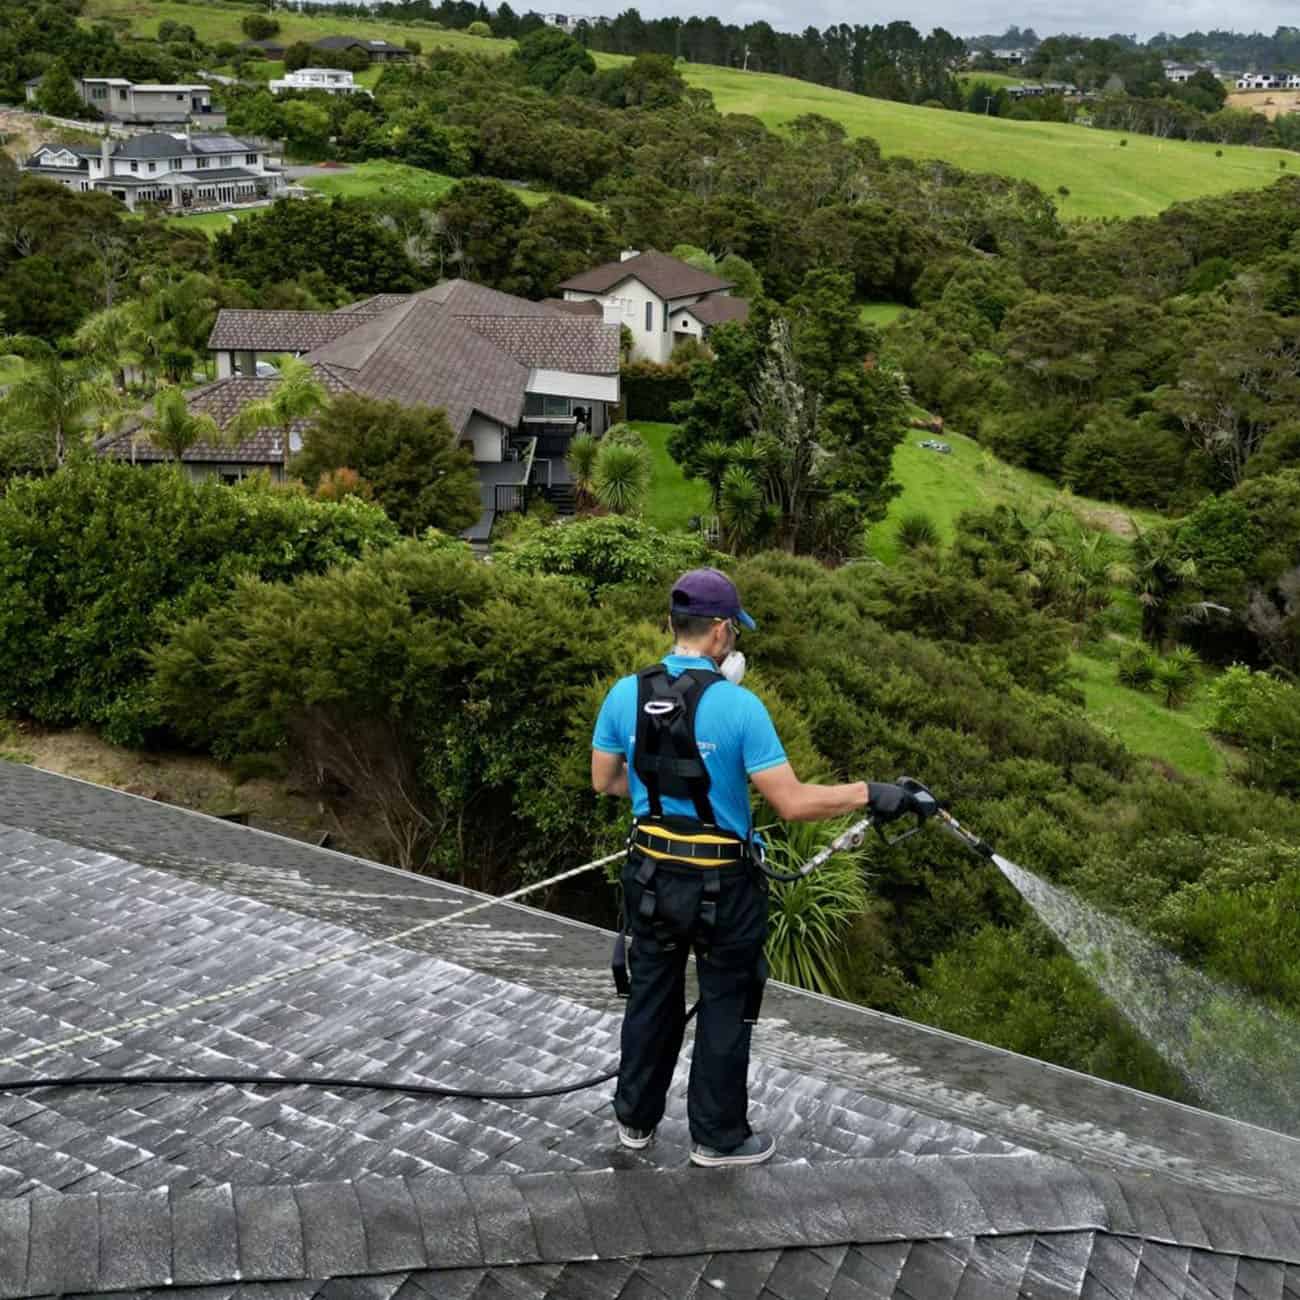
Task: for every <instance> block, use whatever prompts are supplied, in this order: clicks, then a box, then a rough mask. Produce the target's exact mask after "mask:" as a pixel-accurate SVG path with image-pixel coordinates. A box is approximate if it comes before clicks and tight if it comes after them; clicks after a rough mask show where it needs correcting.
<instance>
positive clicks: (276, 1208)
mask: <svg viewBox="0 0 1300 1300" xmlns="http://www.w3.org/2000/svg"><path fill="white" fill-rule="evenodd" d="M1069 1232H1099V1233H1106V1234H1110V1235H1115V1236H1124V1237H1132V1238H1140V1239H1147V1240H1154V1241H1159V1242H1163V1243H1168V1244H1171V1245H1176V1246H1179V1247H1190V1248H1194V1249H1199V1250H1206V1251H1210V1252H1213V1253H1216V1254H1224V1255H1235V1256H1244V1257H1249V1258H1255V1259H1260V1260H1269V1261H1284V1262H1286V1263H1292V1264H1300V1222H1297V1218H1296V1215H1295V1213H1294V1211H1292V1210H1290V1209H1287V1208H1284V1207H1281V1206H1277V1205H1270V1204H1269V1203H1268V1202H1266V1201H1263V1200H1259V1199H1255V1198H1250V1197H1234V1196H1229V1195H1224V1194H1210V1193H1200V1192H1193V1191H1191V1190H1189V1189H1186V1188H1181V1187H1178V1186H1176V1185H1173V1184H1162V1183H1159V1182H1156V1181H1153V1180H1151V1179H1142V1180H1139V1179H1134V1178H1125V1179H1117V1178H1112V1177H1110V1176H1109V1175H1105V1174H1100V1175H1094V1174H1091V1173H1089V1172H1086V1171H1083V1170H1081V1169H1079V1168H1077V1167H1075V1166H1072V1165H1069V1164H1066V1163H1065V1162H1063V1161H1059V1160H1055V1159H1052V1158H1050V1157H1045V1156H1037V1155H1029V1156H1018V1155H1008V1156H921V1157H897V1158H891V1159H874V1160H850V1161H840V1162H828V1163H825V1164H815V1165H809V1164H786V1165H774V1166H769V1167H765V1168H757V1169H746V1170H738V1171H734V1172H731V1173H724V1174H712V1175H710V1174H701V1173H700V1172H699V1171H693V1170H690V1169H681V1168H678V1169H668V1170H653V1169H638V1170H601V1171H594V1172H578V1173H552V1174H532V1175H518V1176H511V1175H506V1174H489V1175H470V1176H466V1177H455V1176H437V1177H431V1178H417V1179H403V1178H385V1177H373V1178H360V1179H355V1180H349V1181H343V1182H321V1183H304V1184H297V1185H286V1184H277V1185H273V1186H231V1185H230V1184H223V1185H221V1186H218V1187H200V1188H192V1189H189V1190H185V1191H175V1190H173V1191H171V1192H170V1193H169V1192H168V1190H167V1189H166V1188H158V1189H154V1190H152V1191H147V1192H145V1191H142V1192H127V1193H95V1194H81V1195H78V1194H70V1195H64V1196H42V1197H36V1198H24V1199H14V1200H4V1201H0V1297H3V1298H4V1300H10V1298H15V1300H16V1298H17V1297H20V1296H28V1295H32V1294H60V1293H67V1292H80V1293H94V1292H107V1291H124V1290H131V1289H138V1288H149V1287H167V1286H178V1287H185V1286H205V1285H215V1284H220V1283H229V1282H235V1281H241V1282H259V1281H262V1282H267V1281H284V1280H298V1279H301V1278H309V1277H317V1278H320V1277H346V1276H362V1275H373V1274H379V1273H389V1272H398V1271H400V1270H404V1269H433V1270H438V1269H452V1268H467V1267H505V1266H511V1265H517V1264H535V1263H547V1264H561V1263H569V1262H576V1261H581V1260H590V1259H593V1258H626V1257H631V1256H654V1257H668V1256H684V1255H698V1254H701V1253H723V1252H728V1251H745V1250H777V1249H792V1248H800V1247H830V1246H841V1245H847V1244H850V1243H853V1244H858V1245H862V1244H869V1243H877V1242H888V1241H906V1240H924V1239H934V1238H950V1237H984V1236H999V1237H1007V1236H1044V1235H1055V1234H1059V1233H1069Z"/></svg>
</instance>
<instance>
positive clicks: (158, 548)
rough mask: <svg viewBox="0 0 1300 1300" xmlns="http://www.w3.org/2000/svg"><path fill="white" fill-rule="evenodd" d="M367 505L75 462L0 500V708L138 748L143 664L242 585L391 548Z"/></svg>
mask: <svg viewBox="0 0 1300 1300" xmlns="http://www.w3.org/2000/svg"><path fill="white" fill-rule="evenodd" d="M395 536H396V533H395V530H394V529H393V526H392V525H391V524H390V523H389V522H388V520H387V519H386V518H385V517H384V515H383V513H382V512H381V511H379V510H376V509H375V508H374V507H372V506H366V505H363V504H362V503H360V502H358V501H355V500H352V501H348V502H345V503H344V504H342V505H332V504H327V503H324V502H315V501H311V500H309V499H308V498H307V497H306V496H305V495H303V494H302V493H301V491H300V492H298V493H294V492H290V491H283V490H275V489H273V488H271V487H270V485H269V484H267V483H265V482H261V483H259V482H258V481H250V482H249V483H247V484H242V485H240V486H239V487H236V488H227V487H224V486H222V485H221V484H220V483H215V482H208V483H194V482H192V481H191V480H189V479H188V478H186V477H184V476H183V475H181V474H180V473H178V472H176V471H175V470H173V469H171V468H160V469H138V468H135V467H133V466H130V465H117V464H110V463H106V462H98V461H92V462H86V463H79V464H75V465H72V466H69V467H67V468H65V469H63V470H60V471H59V472H58V473H56V474H53V475H51V476H50V477H48V478H44V479H18V480H16V481H14V482H13V483H11V484H10V485H9V488H8V490H7V491H6V493H5V495H4V496H3V497H0V708H4V709H9V710H13V711H15V712H18V713H22V714H27V715H29V716H31V717H33V718H36V719H38V720H40V721H42V722H46V723H49V724H51V725H54V726H66V725H73V724H79V725H88V726H99V727H102V728H103V729H104V732H105V735H107V736H108V738H109V739H110V740H113V741H115V742H117V743H120V744H138V743H140V742H141V741H142V739H143V738H144V737H145V736H146V735H147V734H148V733H149V732H150V731H151V730H152V729H153V728H155V727H156V726H157V725H158V724H159V723H160V721H161V719H160V717H159V715H158V714H157V712H156V708H155V706H154V703H153V701H152V699H151V697H150V694H149V690H148V681H147V673H146V662H145V660H146V655H147V654H148V652H149V650H150V649H151V648H152V647H153V646H154V645H155V644H156V643H157V642H158V641H160V640H161V639H162V636H163V633H164V629H165V628H166V626H167V625H168V623H170V622H171V620H173V619H175V618H185V617H190V616H192V615H195V614H198V613H202V612H203V611H204V610H206V609H208V608H210V607H211V606H212V605H213V604H215V603H217V602H219V601H220V600H222V599H223V598H224V597H225V596H226V595H227V594H228V593H229V592H230V590H231V589H232V588H233V587H234V585H235V583H236V581H237V580H238V579H239V578H240V577H241V576H243V575H248V574H253V575H257V576H259V577H263V578H268V579H283V578H292V577H294V576H296V575H297V574H300V573H304V572H318V571H320V570H322V569H324V568H326V567H328V566H329V565H331V564H336V563H340V562H344V561H347V560H351V559H355V558H356V557H357V556H359V555H361V554H362V553H363V552H364V551H365V550H366V549H367V548H368V547H371V546H386V545H388V544H390V543H391V542H392V541H393V540H394V539H395Z"/></svg>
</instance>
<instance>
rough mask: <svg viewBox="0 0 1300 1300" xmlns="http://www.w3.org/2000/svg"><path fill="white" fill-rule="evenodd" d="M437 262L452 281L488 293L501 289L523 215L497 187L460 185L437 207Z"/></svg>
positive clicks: (479, 182) (516, 201)
mask: <svg viewBox="0 0 1300 1300" xmlns="http://www.w3.org/2000/svg"><path fill="white" fill-rule="evenodd" d="M436 211H437V216H438V227H439V239H440V242H441V245H442V248H443V259H444V262H445V263H446V264H447V267H448V269H449V270H450V271H451V272H452V273H453V274H455V275H463V276H465V278H466V279H470V280H477V281H478V282H479V283H480V284H487V285H491V286H493V287H494V288H495V287H499V286H501V285H503V284H505V283H506V282H507V281H508V280H509V278H510V269H511V265H512V263H513V261H514V257H515V249H516V248H517V246H518V244H519V241H520V239H521V237H522V236H523V233H524V229H525V227H526V225H527V223H528V209H527V208H526V207H525V206H524V204H523V201H522V200H521V199H520V198H519V197H518V195H516V194H512V193H511V192H510V190H509V189H507V188H506V187H505V186H504V185H502V184H501V182H500V181H492V180H485V179H482V178H479V177H475V178H473V179H471V180H466V181H460V182H459V183H458V184H456V185H453V186H452V187H451V189H450V190H448V191H447V193H446V194H445V195H444V196H443V197H442V198H441V199H440V200H439V201H438V204H437V209H436Z"/></svg>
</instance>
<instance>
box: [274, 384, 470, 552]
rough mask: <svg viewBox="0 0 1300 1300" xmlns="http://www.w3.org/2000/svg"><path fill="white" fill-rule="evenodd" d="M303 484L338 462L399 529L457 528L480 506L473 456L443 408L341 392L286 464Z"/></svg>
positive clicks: (315, 483) (312, 485) (335, 468)
mask: <svg viewBox="0 0 1300 1300" xmlns="http://www.w3.org/2000/svg"><path fill="white" fill-rule="evenodd" d="M289 468H290V470H291V472H292V473H294V474H297V475H299V476H300V477H301V478H302V479H303V481H304V482H305V483H306V484H307V487H308V488H309V489H312V490H315V489H317V488H318V487H319V485H320V484H321V482H322V481H323V480H324V479H325V478H326V477H327V476H328V475H330V474H331V473H334V472H341V471H343V470H345V469H347V470H351V471H353V472H354V473H355V474H356V475H359V476H360V479H361V481H362V482H363V483H365V484H367V485H368V488H369V491H370V494H371V495H372V497H373V499H374V501H375V502H376V503H377V504H378V505H380V506H382V507H383V509H384V512H385V513H386V514H387V515H388V517H389V518H390V519H391V520H392V521H393V522H394V523H395V524H396V525H397V527H398V528H400V529H401V530H402V532H404V533H419V532H423V531H424V530H425V529H426V528H439V529H442V530H443V531H444V532H450V533H458V532H460V531H461V530H462V529H464V528H468V527H469V525H470V524H472V523H473V522H474V521H475V520H476V519H477V518H478V517H479V514H480V513H481V509H482V507H481V504H480V501H479V490H478V474H477V472H476V471H475V469H474V460H473V458H472V457H471V456H470V454H469V453H468V452H467V451H463V450H461V448H460V447H459V446H458V445H457V438H456V433H455V430H453V429H452V427H451V425H450V424H448V422H447V417H446V414H445V413H444V412H442V411H434V410H429V409H428V408H425V407H409V406H402V405H400V404H399V403H397V402H385V401H379V400H377V399H376V398H372V397H359V396H356V395H353V394H345V395H343V396H341V397H336V398H335V399H334V400H333V401H332V402H331V403H330V404H329V406H328V408H327V409H326V410H325V411H324V413H323V414H322V415H321V416H320V417H319V419H317V420H315V421H314V422H313V423H312V425H311V427H310V428H308V429H307V430H306V432H305V433H304V434H303V440H302V451H301V452H300V453H299V454H298V455H297V456H295V457H294V459H293V461H292V462H291V464H290V467H289Z"/></svg>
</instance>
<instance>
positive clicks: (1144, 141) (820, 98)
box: [686, 64, 1296, 217]
mask: <svg viewBox="0 0 1300 1300" xmlns="http://www.w3.org/2000/svg"><path fill="white" fill-rule="evenodd" d="M686 76H687V80H688V81H690V82H691V84H692V85H696V86H702V87H704V88H705V89H707V90H710V91H712V93H713V98H714V102H715V103H716V104H717V106H718V108H719V109H720V110H722V111H723V112H724V113H748V114H751V115H753V116H754V117H757V118H759V119H760V120H761V121H763V122H765V123H766V124H767V125H768V126H771V127H780V126H783V125H785V123H787V122H789V121H791V120H793V119H794V118H796V117H798V116H799V115H800V114H802V113H820V114H821V115H822V116H823V117H829V118H832V119H834V120H835V121H837V122H840V123H842V124H843V125H844V126H845V127H846V128H847V129H848V131H849V132H850V133H851V134H853V135H869V136H871V137H873V138H874V139H875V140H877V141H878V142H879V143H880V147H881V148H882V149H883V150H884V152H885V153H886V154H906V155H908V156H910V157H914V158H944V159H947V160H948V161H950V162H954V163H956V164H958V165H959V166H961V167H966V168H969V169H970V170H972V171H989V172H998V173H1001V174H1003V175H1006V176H1015V177H1017V178H1019V179H1022V180H1028V181H1033V182H1034V184H1036V185H1038V186H1040V187H1041V188H1042V189H1044V190H1046V191H1047V193H1049V194H1052V195H1055V196H1056V197H1057V201H1058V204H1059V207H1060V210H1061V212H1062V214H1063V215H1064V216H1067V217H1132V216H1144V215H1150V214H1153V213H1156V212H1160V211H1162V210H1163V209H1164V208H1167V207H1168V206H1169V205H1170V204H1171V203H1177V202H1179V201H1180V200H1183V199H1194V198H1200V197H1202V196H1203V195H1207V194H1222V193H1226V192H1227V191H1229V190H1239V189H1249V188H1253V187H1255V186H1261V185H1268V184H1271V183H1272V182H1273V181H1275V180H1276V179H1277V178H1278V176H1279V175H1280V169H1279V167H1278V163H1279V161H1281V160H1289V162H1290V163H1295V161H1296V156H1295V155H1294V154H1292V153H1288V152H1286V151H1285V150H1281V149H1252V148H1248V147H1246V146H1244V145H1241V146H1236V147H1233V146H1227V145H1225V146H1223V156H1222V157H1221V158H1218V157H1215V151H1216V148H1217V147H1218V146H1215V145H1213V144H1189V143H1187V142H1185V141H1179V140H1156V139H1154V138H1153V137H1151V136H1144V135H1131V136H1128V137H1127V139H1128V144H1127V145H1124V146H1121V145H1120V140H1121V139H1123V138H1125V137H1123V136H1122V135H1120V133H1118V132H1115V131H1096V130H1093V129H1092V128H1090V127H1081V126H1066V125H1062V124H1060V123H1052V122H1008V121H1003V120H1000V119H998V118H996V117H982V116H979V115H978V114H973V113H948V112H944V111H942V110H940V109H932V108H914V107H912V106H910V105H908V104H894V103H890V102H889V101H887V100H882V99H867V98H866V97H864V96H862V95H852V94H848V93H846V92H845V91H841V90H831V89H829V88H828V87H826V86H814V85H812V84H810V83H808V82H803V81H793V80H791V79H790V78H789V77H775V76H769V75H767V74H765V73H755V72H748V73H746V72H741V71H739V70H738V69H734V68H711V67H706V66H704V65H703V64H694V65H690V66H689V67H688V68H687V70H686ZM1062 185H1064V186H1065V187H1066V188H1067V189H1068V190H1069V191H1070V193H1069V196H1068V197H1062V196H1060V195H1058V194H1057V189H1058V187H1060V186H1062Z"/></svg>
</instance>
